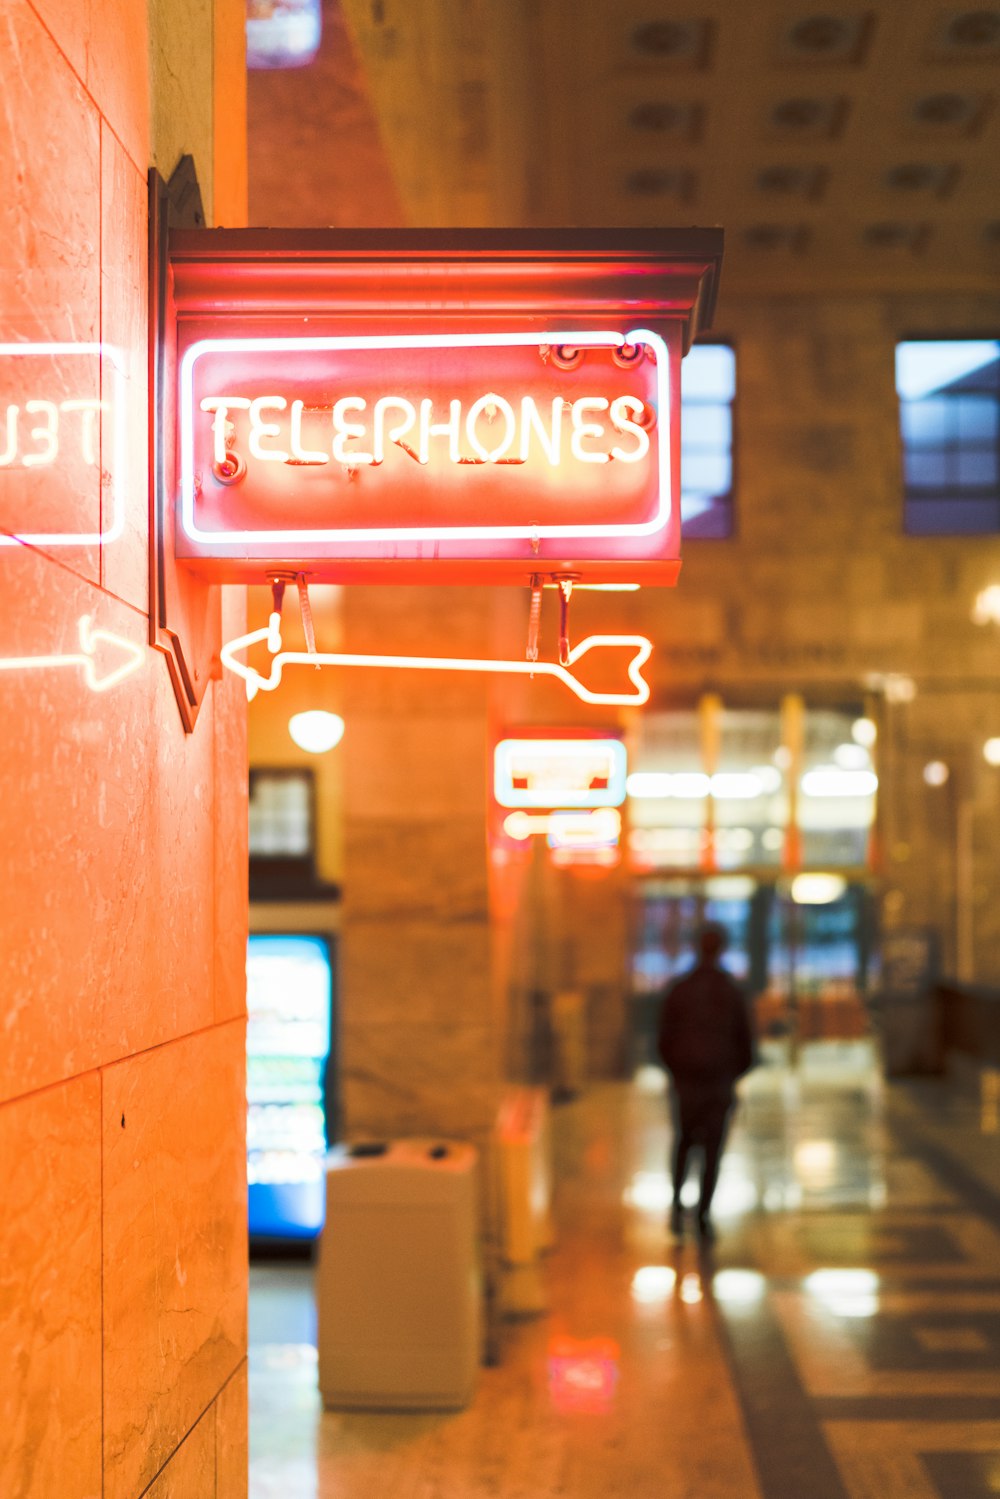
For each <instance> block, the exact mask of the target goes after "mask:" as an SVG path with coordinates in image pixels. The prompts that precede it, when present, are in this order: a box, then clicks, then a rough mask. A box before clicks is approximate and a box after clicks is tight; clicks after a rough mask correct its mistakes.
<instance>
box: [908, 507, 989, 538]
mask: <svg viewBox="0 0 1000 1499" xmlns="http://www.w3.org/2000/svg"><path fill="white" fill-rule="evenodd" d="M906 529H907V531H908V533H909V534H910V535H911V536H986V535H989V534H990V532H993V531H997V530H1000V502H998V501H997V500H953V499H940V498H936V499H920V500H917V499H908V500H907V502H906Z"/></svg>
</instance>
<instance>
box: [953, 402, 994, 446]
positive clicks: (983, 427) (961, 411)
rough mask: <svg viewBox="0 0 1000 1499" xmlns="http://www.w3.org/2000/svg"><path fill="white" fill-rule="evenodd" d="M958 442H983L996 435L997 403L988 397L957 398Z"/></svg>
mask: <svg viewBox="0 0 1000 1499" xmlns="http://www.w3.org/2000/svg"><path fill="white" fill-rule="evenodd" d="M955 414H956V416H957V417H958V439H959V441H960V442H983V441H985V440H988V439H990V438H994V439H995V438H996V435H997V402H996V400H995V399H993V400H991V399H990V397H989V396H958V397H957V399H956V401H955Z"/></svg>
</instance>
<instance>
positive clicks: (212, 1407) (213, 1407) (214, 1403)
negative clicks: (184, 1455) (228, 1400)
mask: <svg viewBox="0 0 1000 1499" xmlns="http://www.w3.org/2000/svg"><path fill="white" fill-rule="evenodd" d="M246 1362H247V1358H246V1355H243V1356H242V1357H241V1358H240V1360H239V1362H238V1363H237V1364H236V1365H235V1367H234V1368H233V1369H231V1370H230V1372H229V1373H228V1374H227V1375H226V1377H225V1379H224V1380H223V1381H222V1384H221V1385H220V1386H219V1388H218V1389H217V1390H216V1392H215V1394H214V1395H213V1396H212V1398H211V1400H210V1401H209V1402H208V1404H207V1405H206V1406H205V1408H204V1410H202V1411H201V1412H200V1413H199V1414H198V1415H197V1416H196V1417H195V1419H194V1421H193V1423H192V1424H191V1426H189V1427H188V1429H187V1431H186V1432H185V1433H184V1435H183V1436H182V1437H181V1439H180V1441H179V1442H178V1443H177V1446H176V1447H174V1448H173V1450H172V1451H171V1453H170V1455H169V1456H168V1457H167V1459H166V1460H165V1462H163V1463H162V1464H161V1465H160V1467H159V1468H158V1469H157V1470H156V1472H155V1473H154V1474H153V1477H152V1478H151V1479H150V1481H149V1482H148V1483H147V1484H146V1487H145V1488H144V1489H142V1490H141V1491H140V1492H139V1493H138V1494H137V1495H136V1499H143V1496H144V1495H146V1494H148V1493H149V1492H150V1490H151V1489H152V1488H154V1487H155V1485H156V1484H157V1483H158V1482H159V1480H160V1479H161V1478H162V1476H163V1472H164V1469H166V1468H167V1467H169V1465H170V1464H171V1463H172V1462H173V1460H174V1458H175V1457H176V1456H177V1454H178V1452H180V1450H181V1448H182V1447H183V1446H184V1443H185V1442H186V1441H187V1440H188V1438H189V1437H191V1436H193V1435H194V1433H195V1431H197V1429H198V1427H199V1426H200V1425H201V1423H202V1421H204V1419H205V1417H206V1416H207V1415H208V1413H209V1412H210V1411H213V1412H215V1415H216V1419H215V1422H214V1429H213V1433H212V1435H213V1448H214V1454H215V1463H216V1486H218V1461H219V1446H218V1443H219V1435H218V1404H219V1396H220V1395H221V1394H222V1392H223V1390H225V1389H226V1388H227V1387H228V1386H229V1385H230V1384H231V1383H232V1381H233V1379H234V1378H235V1376H236V1375H237V1374H239V1372H240V1369H241V1368H242V1367H243V1365H244V1364H245V1363H246ZM102 1456H103V1441H102ZM102 1466H103V1464H102ZM192 1499H194V1496H192ZM206 1499H211V1496H206Z"/></svg>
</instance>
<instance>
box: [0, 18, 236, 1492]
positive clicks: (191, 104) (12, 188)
mask: <svg viewBox="0 0 1000 1499" xmlns="http://www.w3.org/2000/svg"><path fill="white" fill-rule="evenodd" d="M182 36H183V37H184V39H185V46H186V47H189V48H190V49H192V51H196V52H198V53H199V55H200V56H201V57H202V58H207V60H208V61H207V71H206V70H205V69H203V70H202V72H200V73H197V74H192V73H191V72H190V71H189V70H188V69H187V67H186V56H187V54H186V53H185V54H184V56H181V55H180V53H179V52H178V50H177V48H178V39H179V38H180V37H182ZM241 37H242V6H241V5H234V4H233V3H231V0H217V4H216V6H215V7H214V8H213V6H212V5H203V4H197V5H196V4H192V3H189V4H186V5H185V4H182V3H181V0H162V3H158V4H154V5H153V6H152V7H151V10H150V14H149V17H148V18H147V11H146V6H145V5H144V4H142V3H140V0H104V3H102V4H101V5H87V4H79V3H77V0H31V3H29V0H9V3H7V4H5V5H4V7H3V10H2V15H0V91H2V93H3V107H2V109H0V161H2V162H3V164H4V167H5V173H4V192H3V195H2V199H0V261H2V272H3V273H2V275H0V342H2V343H8V344H17V345H25V344H32V343H45V344H53V343H62V344H69V345H73V346H78V345H81V344H86V345H96V344H98V343H100V344H101V345H103V346H104V350H105V353H104V355H103V356H98V354H97V353H96V352H91V353H88V354H84V353H81V354H80V355H79V356H78V357H75V358H74V359H72V360H71V366H72V374H68V373H67V371H68V370H69V368H70V365H67V362H66V359H65V358H64V357H61V356H60V357H56V356H53V358H52V360H51V362H49V363H47V362H46V361H45V360H44V359H41V360H36V361H35V362H34V363H30V362H27V363H26V362H25V360H24V358H23V357H21V356H12V355H10V354H8V355H7V357H6V358H4V359H0V381H2V391H3V396H4V398H5V399H4V402H3V404H4V407H5V409H6V406H7V405H8V404H10V403H14V404H18V405H19V406H24V411H23V412H22V413H21V416H22V418H23V416H24V414H25V412H26V411H27V407H26V405H25V403H26V401H27V400H28V399H47V400H51V401H52V402H53V403H58V402H59V401H61V400H62V399H64V398H73V399H75V398H76V397H77V396H80V395H83V396H85V397H86V398H87V399H95V398H96V393H97V392H100V393H101V394H103V396H104V398H105V400H106V401H107V402H108V409H107V410H106V411H105V413H104V415H103V416H102V418H101V421H100V430H99V432H98V433H97V435H96V437H95V443H96V444H97V450H96V456H93V455H92V457H91V458H90V459H89V460H84V461H81V462H80V463H78V464H76V465H75V466H73V467H72V468H67V465H66V463H65V462H64V459H65V458H66V453H67V451H68V448H65V447H64V448H61V449H60V452H59V454H58V455H57V456H56V457H55V458H54V459H53V460H52V461H50V462H48V463H46V464H41V465H39V466H37V467H35V468H34V469H33V470H29V469H25V468H24V467H23V466H21V467H20V468H18V466H17V465H16V464H15V465H14V466H13V467H10V468H8V469H7V470H6V471H5V472H4V474H3V481H2V485H3V487H2V488H0V530H2V531H4V532H6V533H7V534H8V535H10V534H11V533H17V532H29V533H31V534H33V535H36V536H39V535H46V536H54V535H57V534H61V533H66V534H70V533H72V534H78V535H89V536H91V537H93V536H96V535H98V534H100V533H104V534H105V536H106V539H105V540H104V541H103V542H95V541H90V542H86V543H81V544H74V545H67V544H64V543H60V542H57V541H52V542H51V543H47V542H45V541H39V540H36V541H34V542H32V543H17V544H14V545H5V546H3V547H0V572H2V575H3V646H2V657H3V659H4V661H5V662H9V661H10V659H11V658H12V657H14V658H31V657H38V656H60V657H63V656H69V657H70V658H71V659H70V660H69V661H64V662H63V663H62V664H61V665H57V664H52V665H50V666H48V667H46V668H41V667H38V666H36V667H34V668H31V667H28V666H25V667H24V668H23V669H20V670H4V671H2V672H0V718H2V723H3V731H2V733H3V752H2V757H0V885H2V889H3V892H4V894H3V900H2V902H0V1035H2V1038H3V1040H2V1046H0V1160H2V1161H3V1173H4V1211H3V1216H2V1221H0V1344H2V1347H3V1349H4V1358H3V1367H2V1370H0V1427H2V1430H3V1439H2V1441H0V1492H2V1493H3V1494H4V1495H5V1496H6V1495H9V1496H11V1499H54V1496H57V1495H58V1496H66V1499H69V1496H73V1499H98V1496H103V1499H138V1496H139V1495H140V1494H144V1495H147V1496H149V1499H168V1496H170V1495H183V1496H185V1499H186V1496H192V1499H194V1496H198V1499H202V1496H205V1499H239V1496H241V1495H245V1493H246V1273H247V1272H246V1163H245V1146H244V1121H245V1110H246V1095H245V1083H244V1066H245V1063H244V1056H245V1043H244V1028H245V1020H244V1014H245V994H244V976H243V975H244V950H245V931H246V885H245V869H246V844H245V836H246V835H245V829H246V789H245V783H246V747H245V728H244V721H245V704H244V703H243V702H242V701H241V696H240V692H239V690H238V684H234V683H229V684H224V683H221V682H216V683H214V684H213V685H212V686H211V687H210V689H209V691H208V695H207V698H206V701H205V704H204V707H203V709H202V712H201V716H200V718H199V720H198V723H197V726H196V731H195V732H194V733H193V734H191V735H185V733H184V731H183V729H182V725H181V720H180V717H179V714H178V710H177V706H176V703H175V700H174V695H173V691H172V689H171V685H170V680H169V677H168V673H167V668H166V663H165V661H164V658H163V657H162V656H160V655H157V654H155V653H153V652H151V651H147V652H146V653H145V656H144V658H143V660H142V663H141V665H140V666H139V668H138V669H137V670H135V671H134V672H133V673H132V674H131V675H129V676H128V677H127V678H124V679H122V680H121V681H119V682H118V683H117V685H110V686H107V690H105V691H101V692H98V691H90V690H88V686H87V678H86V677H85V673H84V665H83V661H84V659H85V653H84V649H83V648H82V647H81V644H80V637H79V620H80V619H81V617H83V616H89V617H90V619H91V621H92V624H93V627H94V628H95V629H98V630H101V631H106V632H108V633H110V634H113V635H114V636H117V637H118V638H119V640H120V641H124V642H126V645H125V646H117V647H110V646H107V645H106V644H105V645H104V646H100V647H99V649H98V651H97V653H96V654H95V657H94V665H95V668H96V670H97V677H96V678H95V681H96V682H98V683H99V682H100V681H101V677H102V674H103V673H105V672H106V671H108V670H110V669H111V667H112V666H113V665H116V664H120V663H121V661H122V660H123V659H128V656H127V652H128V647H130V646H131V647H135V648H138V649H139V650H141V649H142V648H143V647H144V646H145V642H146V640H147V638H148V628H149V626H148V609H149V596H148V583H147V579H148V566H149V561H148V482H147V427H148V421H147V408H146V360H147V345H146V338H147V300H146V212H147V210H146V172H147V167H148V164H149V162H150V161H151V160H153V161H156V162H157V163H158V164H159V165H160V166H161V167H162V168H163V170H164V171H165V173H167V174H169V172H170V171H171V170H172V167H173V165H174V163H175V160H176V154H177V153H178V152H179V151H181V150H183V151H189V152H192V153H193V154H194V156H195V159H196V162H197V165H198V169H199V172H200V174H201V178H202V183H203V187H204V189H205V194H206V206H207V207H208V209H209V211H211V205H212V198H213V195H212V184H213V175H214V171H215V169H216V168H218V166H219V165H220V163H221V165H222V167H223V168H224V175H225V178H226V185H225V187H224V189H223V191H222V192H221V193H220V195H219V200H220V201H223V200H225V201H226V202H227V204H228V208H227V212H228V213H229V215H230V222H233V221H237V222H238V214H239V193H240V189H239V179H240V160H239V156H238V154H237V155H236V156H235V157H233V156H232V155H230V156H229V157H227V156H226V155H225V154H224V153H223V155H222V156H221V157H219V158H218V159H216V157H215V155H214V145H213V135H212V123H213V122H212V112H213V103H212V98H213V76H214V75H213V69H215V70H219V69H221V70H222V72H225V71H226V69H227V67H229V68H231V67H232V62H233V59H234V58H235V57H236V56H237V55H238V52H239V44H240V39H241ZM147 53H149V54H151V55H152V58H153V66H152V77H153V82H152V85H151V84H150V78H149V74H148V72H147V67H146V58H147ZM227 59H228V61H227ZM234 73H235V76H236V78H237V84H236V85H235V87H236V96H235V97H234V98H228V99H227V101H226V107H227V110H228V114H229V119H230V122H231V123H232V121H233V120H234V119H236V120H237V121H238V115H239V96H238V78H239V71H238V70H234ZM167 77H169V78H170V79H171V94H170V100H169V107H168V108H165V107H164V105H165V101H166V95H165V92H164V80H165V78H167ZM196 85H197V89H198V90H199V91H200V96H199V97H196ZM151 116H152V120H153V125H152V130H151ZM168 118H169V121H170V132H171V134H170V139H169V140H167V139H166V137H165V135H164V134H163V131H162V128H161V127H163V126H164V122H165V121H166V120H167V119H168ZM239 134H240V132H239V130H238V129H237V128H236V126H235V125H234V127H233V138H234V140H235V138H236V137H238V136H239ZM234 216H235V217H234ZM112 349H113V350H115V351H116V353H115V354H114V355H112V353H111V350H112ZM19 358H20V364H17V360H18V359H19ZM115 361H117V364H118V367H119V368H120V369H121V371H122V372H123V383H122V394H123V400H122V405H121V407H119V408H118V409H117V410H115V409H114V407H115V405H116V396H115V385H114V378H113V373H112V371H113V366H114V364H115ZM16 364H17V368H16V369H15V365H16ZM22 369H23V370H24V371H25V373H24V374H23V375H21V374H20V371H21V370H22ZM47 382H52V384H51V389H50V386H49V384H48V383H47ZM77 382H79V386H78V384H77ZM71 384H72V388H70V386H71ZM37 409H38V408H36V410H37ZM43 418H44V421H47V420H48V418H47V417H44V408H42V411H41V414H40V415H39V416H38V417H36V418H35V420H37V421H38V423H39V426H42V425H44V422H43ZM116 420H118V421H120V422H123V423H124V427H125V436H126V443H125V445H124V449H123V450H117V451H118V456H117V458H116V457H114V456H113V453H114V452H115V451H116V449H115V445H114V444H113V442H112V437H113V435H114V430H115V429H114V423H115V421H116ZM61 430H64V431H65V432H66V433H67V434H69V433H71V431H72V429H71V427H70V426H69V418H68V417H67V425H66V427H65V429H61ZM119 430H121V429H120V428H119ZM31 440H32V441H33V442H34V443H35V447H34V448H33V451H36V452H37V451H41V450H42V449H41V447H40V446H39V445H40V443H41V439H38V438H32V439H31ZM26 475H27V477H26ZM32 475H33V477H32ZM116 499H117V500H118V501H120V502H121V504H122V506H123V508H124V524H123V527H122V529H121V534H118V535H113V534H108V533H112V532H113V531H114V526H113V517H114V514H115V503H116ZM0 539H2V538H0ZM242 612H243V606H242V601H241V600H236V601H234V602H232V603H229V604H227V605H226V618H225V620H224V628H225V629H226V630H227V631H228V632H229V633H230V634H232V633H234V632H238V630H239V628H240V621H241V618H242ZM109 652H117V654H113V653H112V654H109ZM123 653H124V654H123Z"/></svg>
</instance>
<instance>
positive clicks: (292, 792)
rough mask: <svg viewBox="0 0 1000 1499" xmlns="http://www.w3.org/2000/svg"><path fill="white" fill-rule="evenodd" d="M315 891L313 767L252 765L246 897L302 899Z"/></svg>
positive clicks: (258, 898) (310, 895)
mask: <svg viewBox="0 0 1000 1499" xmlns="http://www.w3.org/2000/svg"><path fill="white" fill-rule="evenodd" d="M318 891H319V886H318V884H317V880H316V790H315V783H314V780H313V774H312V772H311V771H309V770H286V769H274V770H264V769H260V770H251V772H250V898H251V900H295V899H306V898H307V897H310V898H311V897H312V896H315V895H316V894H317V893H318Z"/></svg>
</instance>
